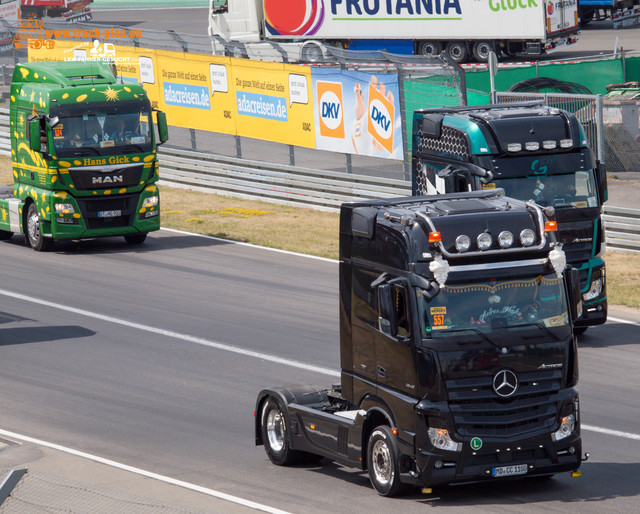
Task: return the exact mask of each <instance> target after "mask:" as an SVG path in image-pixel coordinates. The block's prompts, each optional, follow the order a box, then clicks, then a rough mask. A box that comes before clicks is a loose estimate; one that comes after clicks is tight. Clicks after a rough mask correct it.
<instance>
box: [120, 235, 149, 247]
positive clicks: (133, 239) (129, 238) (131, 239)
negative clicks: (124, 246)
mask: <svg viewBox="0 0 640 514" xmlns="http://www.w3.org/2000/svg"><path fill="white" fill-rule="evenodd" d="M145 239H147V234H146V233H144V234H127V235H126V236H124V240H125V241H126V242H127V243H129V244H130V245H140V244H142V243H144V241H145Z"/></svg>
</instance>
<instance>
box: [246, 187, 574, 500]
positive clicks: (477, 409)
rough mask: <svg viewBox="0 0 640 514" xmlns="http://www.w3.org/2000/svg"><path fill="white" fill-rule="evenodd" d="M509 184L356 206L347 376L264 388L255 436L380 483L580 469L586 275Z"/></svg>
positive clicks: (275, 449) (350, 228)
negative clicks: (336, 381)
mask: <svg viewBox="0 0 640 514" xmlns="http://www.w3.org/2000/svg"><path fill="white" fill-rule="evenodd" d="M556 228H557V227H556V224H555V222H553V221H549V220H548V218H547V217H546V216H545V213H544V211H543V210H542V209H541V208H540V207H539V206H537V205H536V204H534V203H533V202H529V203H527V204H525V203H523V202H521V201H519V200H515V199H512V198H508V197H505V196H504V192H503V191H502V190H501V189H496V190H492V191H478V192H471V193H458V194H450V195H441V196H425V197H411V198H398V199H391V200H374V201H368V202H359V203H349V204H343V205H342V208H341V219H340V360H341V368H342V369H341V385H340V386H333V387H330V388H326V389H322V388H316V387H311V386H293V387H284V388H271V389H265V390H263V391H261V392H260V394H259V396H258V400H257V404H256V420H255V430H256V444H264V445H265V449H266V452H267V454H268V456H269V458H270V459H271V460H272V461H273V462H274V463H275V464H279V465H286V464H290V463H292V462H295V461H297V460H299V459H304V458H308V457H309V456H310V455H319V456H324V457H328V458H331V459H333V460H335V461H338V462H340V463H343V464H347V465H350V466H355V467H361V468H362V469H366V470H368V472H369V477H370V479H371V483H372V485H373V486H374V488H375V489H376V491H377V492H378V493H379V494H381V495H385V496H391V495H394V494H397V493H398V492H399V491H400V489H401V486H402V484H412V485H415V486H423V487H430V486H433V485H438V484H449V483H460V482H469V481H479V480H502V479H504V478H506V477H514V476H516V477H517V476H524V477H526V476H534V475H549V474H554V473H558V472H562V471H575V470H577V469H578V467H579V466H580V463H581V455H582V452H581V439H580V428H579V427H580V425H579V409H578V393H577V392H576V390H575V389H574V386H575V385H576V383H577V381H578V360H577V357H578V356H577V346H576V341H575V338H574V336H573V330H572V329H573V322H574V320H575V319H576V318H578V317H579V316H580V314H581V309H582V301H581V300H582V299H581V294H580V279H579V274H578V271H577V270H575V269H571V268H569V269H566V258H565V255H564V252H563V251H562V248H561V247H562V245H561V244H558V243H556V241H555V240H556V238H555V230H556Z"/></svg>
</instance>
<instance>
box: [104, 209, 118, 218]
mask: <svg viewBox="0 0 640 514" xmlns="http://www.w3.org/2000/svg"><path fill="white" fill-rule="evenodd" d="M116 216H122V211H98V218H115V217H116Z"/></svg>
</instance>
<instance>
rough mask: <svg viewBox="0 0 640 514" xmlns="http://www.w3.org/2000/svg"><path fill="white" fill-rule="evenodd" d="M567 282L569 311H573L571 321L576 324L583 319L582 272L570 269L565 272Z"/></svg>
mask: <svg viewBox="0 0 640 514" xmlns="http://www.w3.org/2000/svg"><path fill="white" fill-rule="evenodd" d="M565 277H566V281H567V291H568V293H569V309H570V311H571V319H572V321H573V322H574V323H575V322H576V320H578V319H580V318H581V317H582V309H583V303H582V292H581V291H580V272H579V271H578V270H577V269H575V268H569V269H567V270H566V271H565Z"/></svg>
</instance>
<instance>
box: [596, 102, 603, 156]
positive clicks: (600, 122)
mask: <svg viewBox="0 0 640 514" xmlns="http://www.w3.org/2000/svg"><path fill="white" fill-rule="evenodd" d="M602 103H603V101H602V95H597V96H596V130H597V132H598V136H597V139H598V152H597V154H596V158H597V159H598V160H599V161H600V162H601V163H603V164H604V159H605V157H604V155H605V154H604V119H603V117H602V111H603V109H602Z"/></svg>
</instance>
